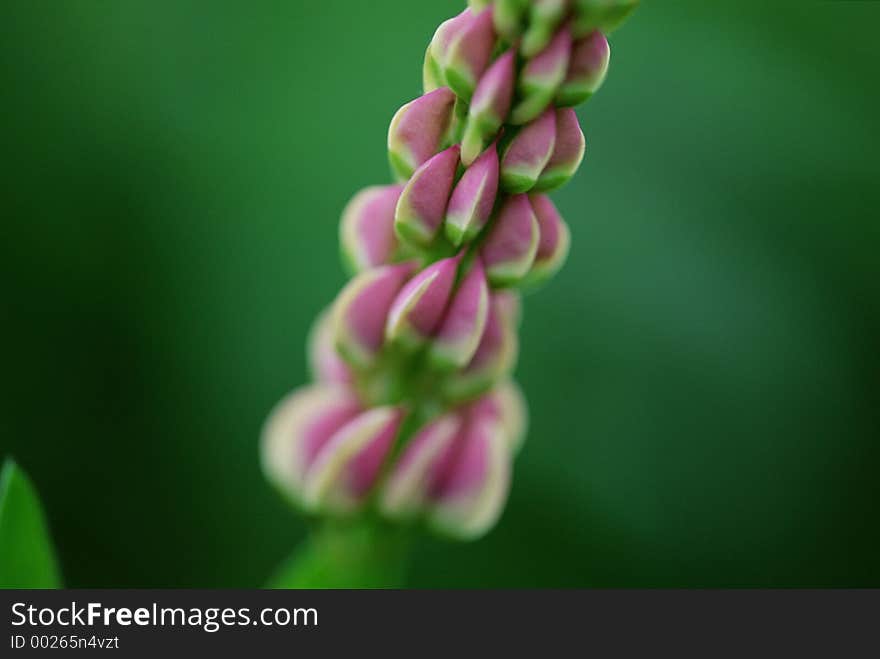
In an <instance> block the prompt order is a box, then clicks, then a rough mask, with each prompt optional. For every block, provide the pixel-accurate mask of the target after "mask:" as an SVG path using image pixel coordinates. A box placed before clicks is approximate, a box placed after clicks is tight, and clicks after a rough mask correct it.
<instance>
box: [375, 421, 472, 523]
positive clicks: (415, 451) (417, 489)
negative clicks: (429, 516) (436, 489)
mask: <svg viewBox="0 0 880 659" xmlns="http://www.w3.org/2000/svg"><path fill="white" fill-rule="evenodd" d="M461 426H462V417H461V416H460V415H459V414H457V413H447V414H444V415H442V416H440V417H438V418H437V419H435V420H434V421H432V422H431V423H429V424H427V425H426V426H425V427H424V428H422V429H421V430H420V431H419V432H418V433H416V435H415V436H414V437H413V438H412V439H411V440H410V441H409V443H408V444H407V445H406V447H405V448H404V450H403V452H402V453H401V455H400V457H399V458H398V459H397V461H396V462H395V464H394V468H393V470H392V471H391V473H390V474H389V476H388V480H387V481H386V483H385V485H384V486H383V488H382V496H381V498H380V502H379V505H380V507H381V510H382V512H383V513H384V514H385V516H386V517H390V518H392V519H408V518H412V517H415V516H416V515H419V514H421V513H423V512H424V510H425V507H426V504H427V500H428V493H429V488H430V487H431V484H432V482H433V481H434V480H435V479H436V471H437V462H438V460H439V459H440V458H441V456H443V455H444V454H445V452H446V450H447V449H448V447H449V446H450V444H451V443H452V442H453V441H454V440H455V438H456V435H457V434H458V432H459V430H460V429H461Z"/></svg>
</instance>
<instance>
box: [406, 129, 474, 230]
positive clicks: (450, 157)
mask: <svg viewBox="0 0 880 659" xmlns="http://www.w3.org/2000/svg"><path fill="white" fill-rule="evenodd" d="M458 154H459V146H458V145H457V144H454V145H453V146H451V147H449V148H448V149H445V150H443V151H441V152H440V153H438V154H437V155H435V156H433V157H431V158H430V159H428V160H427V161H426V162H425V163H424V164H422V165H421V166H420V167H419V168H418V169H417V170H416V171H415V173H414V174H413V175H412V178H410V180H409V181H408V182H407V184H406V186H405V187H404V188H403V192H401V194H400V199H398V201H397V208H396V210H395V212H394V230H395V231H396V232H397V235H398V236H400V237H401V238H402V239H404V240H406V241H407V242H411V243H416V244H419V245H428V244H429V243H431V241H433V240H434V236H435V235H437V231H438V230H439V229H440V225H441V224H443V218H444V216H445V215H446V205H447V203H448V202H449V195H450V194H451V193H452V185H453V183H454V182H455V171H456V169H457V168H458Z"/></svg>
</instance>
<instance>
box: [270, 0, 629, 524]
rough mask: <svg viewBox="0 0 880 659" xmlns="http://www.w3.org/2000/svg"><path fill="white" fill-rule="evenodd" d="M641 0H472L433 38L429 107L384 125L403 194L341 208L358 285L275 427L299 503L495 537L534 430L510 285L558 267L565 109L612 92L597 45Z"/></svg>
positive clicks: (572, 133)
mask: <svg viewBox="0 0 880 659" xmlns="http://www.w3.org/2000/svg"><path fill="white" fill-rule="evenodd" d="M635 3H636V0H495V1H494V2H488V1H482V2H481V1H472V2H470V3H469V4H470V6H469V7H468V8H467V9H465V10H464V11H463V12H462V13H460V14H459V15H457V16H455V17H454V18H451V19H449V20H448V21H446V22H444V23H443V24H441V25H440V27H439V28H438V29H437V31H436V33H435V34H434V37H433V38H432V40H431V42H430V44H429V46H428V49H427V52H426V54H425V60H424V68H423V84H424V94H423V95H422V96H420V97H419V98H416V99H415V100H412V101H410V102H409V103H406V104H405V105H404V106H403V107H401V108H400V109H399V110H398V111H397V113H396V114H395V115H394V117H393V119H392V121H391V125H390V128H389V131H388V153H389V160H390V163H391V169H392V172H393V173H394V176H395V177H396V179H397V182H396V183H393V184H390V185H377V186H371V187H368V188H366V189H364V190H362V191H360V192H359V193H357V194H356V195H355V196H354V198H353V199H352V200H351V201H350V202H349V203H348V205H347V206H346V208H345V210H344V212H343V215H342V221H341V223H340V243H341V247H342V254H343V260H344V262H345V264H346V266H347V267H348V269H349V270H350V272H351V274H352V278H351V280H350V281H349V283H348V284H347V285H346V286H345V288H344V289H343V290H342V291H341V292H340V294H339V295H338V297H337V299H336V300H335V301H334V303H333V304H332V305H331V307H330V308H329V309H328V310H326V311H325V312H323V313H322V314H321V316H320V317H319V319H318V321H317V322H316V325H315V327H314V329H313V330H312V335H311V339H310V342H309V358H310V363H311V367H312V371H313V375H314V378H315V380H316V383H315V384H313V385H311V386H308V387H305V388H302V389H299V390H297V391H295V392H294V393H292V394H290V395H289V396H288V397H287V398H286V399H284V400H283V401H282V402H281V403H280V404H279V405H278V407H277V408H276V410H275V411H274V412H273V413H272V415H271V416H270V418H269V420H268V422H267V424H266V428H265V432H264V438H263V463H264V469H265V471H266V473H267V475H268V476H269V478H270V480H272V481H273V483H275V484H276V485H277V486H278V487H279V488H280V489H281V490H282V491H283V492H284V493H285V494H286V495H287V496H288V497H289V498H290V499H291V500H292V501H293V502H294V503H295V504H296V505H298V506H301V507H302V508H303V509H305V510H307V511H309V512H319V513H327V514H340V515H343V514H351V513H353V512H356V511H360V510H363V509H364V508H370V509H371V510H376V511H379V512H380V513H381V514H382V515H384V516H386V517H388V518H390V519H395V520H415V519H419V520H426V521H427V522H428V523H429V524H430V525H431V526H432V527H434V528H436V529H438V530H440V531H442V532H445V533H447V534H450V535H453V536H456V537H460V538H472V537H477V536H479V535H481V534H482V533H484V532H485V531H486V530H487V529H489V528H491V526H492V525H493V524H494V523H495V521H496V520H497V518H498V517H499V515H500V513H501V511H502V510H503V507H504V503H505V501H506V498H507V492H508V489H509V484H510V473H511V469H512V462H513V458H514V456H515V454H516V452H517V449H518V448H519V446H520V444H521V443H522V440H523V438H524V436H525V433H526V408H525V404H524V401H523V397H522V395H521V394H520V392H519V389H518V388H517V386H516V384H515V383H514V382H513V380H512V379H511V372H512V370H513V368H514V366H515V362H516V356H517V326H518V322H519V314H520V302H519V292H518V291H519V290H520V289H523V288H533V287H535V286H537V285H540V284H542V283H543V282H545V281H546V280H547V279H549V278H550V277H551V276H552V275H553V274H554V273H555V272H556V271H557V270H558V269H559V268H560V267H561V266H562V264H563V263H564V261H565V259H566V256H567V253H568V247H569V240H570V236H569V229H568V225H567V224H566V222H565V221H564V220H563V219H562V217H561V216H560V214H559V212H558V210H557V209H556V207H555V206H554V204H553V202H552V201H551V200H550V198H549V197H548V196H547V194H546V193H547V192H548V191H551V190H554V189H556V188H558V187H560V186H561V185H563V184H565V183H566V182H567V181H568V180H569V179H570V178H571V177H572V176H573V175H574V173H575V171H576V170H577V168H578V166H579V165H580V163H581V161H582V159H583V156H584V149H585V140H584V134H583V132H582V130H581V127H580V125H579V122H578V118H577V115H576V114H575V112H574V110H573V109H572V106H574V105H577V104H579V103H582V102H583V101H585V100H587V99H588V98H589V97H590V96H591V95H592V94H593V93H594V92H595V91H596V90H597V89H598V88H599V87H600V86H601V84H602V82H603V80H604V78H605V74H606V72H607V69H608V61H609V55H610V51H609V47H608V41H607V39H606V37H605V35H606V34H607V33H608V32H609V31H610V30H611V29H613V28H614V27H616V26H617V25H618V24H619V23H620V22H622V20H623V19H624V18H626V16H627V15H628V14H629V13H630V12H631V11H632V9H633V8H634V6H635Z"/></svg>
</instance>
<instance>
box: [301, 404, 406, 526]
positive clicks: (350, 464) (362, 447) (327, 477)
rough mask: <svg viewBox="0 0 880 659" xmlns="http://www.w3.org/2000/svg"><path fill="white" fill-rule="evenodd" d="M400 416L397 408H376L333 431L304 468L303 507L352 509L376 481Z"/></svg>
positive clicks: (336, 510) (400, 410)
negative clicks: (305, 468)
mask: <svg viewBox="0 0 880 659" xmlns="http://www.w3.org/2000/svg"><path fill="white" fill-rule="evenodd" d="M402 419H403V410H402V409H400V408H396V407H391V406H385V407H376V408H373V409H370V410H367V411H366V412H362V413H361V414H359V415H358V416H356V417H354V418H353V419H352V420H351V421H349V422H348V423H346V424H345V425H344V426H342V427H341V428H339V429H338V430H337V431H336V432H335V433H333V435H332V436H331V437H330V438H329V439H328V440H327V441H326V443H325V444H324V445H323V447H322V448H321V450H320V451H319V452H318V454H317V455H316V456H315V458H314V460H313V461H312V463H311V464H310V465H309V466H308V468H307V470H306V473H305V478H304V481H303V493H302V497H303V502H304V504H305V505H306V507H307V508H311V509H321V510H324V511H330V512H347V511H350V510H352V509H353V508H356V507H357V506H358V505H359V504H360V503H361V502H362V501H363V500H364V498H365V497H366V495H367V494H368V493H369V491H370V489H371V488H372V487H373V486H374V485H375V484H376V480H377V478H378V477H379V473H380V470H381V468H382V465H383V463H384V461H385V457H386V456H387V455H388V451H389V450H390V449H391V446H392V444H393V443H394V439H395V437H397V430H398V429H399V428H400V422H401V420H402Z"/></svg>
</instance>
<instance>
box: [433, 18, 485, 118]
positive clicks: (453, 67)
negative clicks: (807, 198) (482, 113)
mask: <svg viewBox="0 0 880 659" xmlns="http://www.w3.org/2000/svg"><path fill="white" fill-rule="evenodd" d="M471 14H472V18H471V20H470V21H468V22H467V23H466V24H464V25H463V26H462V27H461V29H460V30H457V31H455V33H454V34H453V35H452V38H451V39H450V41H449V44H448V46H447V47H446V49H445V52H444V58H443V60H442V61H441V62H440V64H441V66H442V70H443V77H444V79H445V80H446V84H447V85H448V86H449V88H450V89H452V91H454V92H455V93H456V95H458V96H459V97H461V98H462V99H463V100H465V101H470V99H471V95H472V94H473V93H474V87H476V85H477V81H478V80H479V79H480V76H481V75H483V72H484V71H485V70H486V67H487V66H488V64H489V58H490V57H491V55H492V47H493V45H494V43H495V34H494V32H493V29H492V10H491V9H484V10H481V11H479V13H474V12H471Z"/></svg>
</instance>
